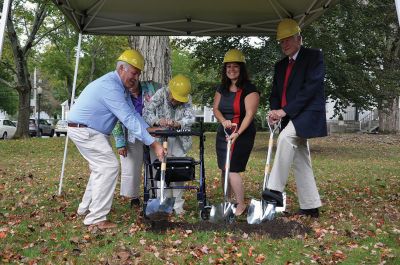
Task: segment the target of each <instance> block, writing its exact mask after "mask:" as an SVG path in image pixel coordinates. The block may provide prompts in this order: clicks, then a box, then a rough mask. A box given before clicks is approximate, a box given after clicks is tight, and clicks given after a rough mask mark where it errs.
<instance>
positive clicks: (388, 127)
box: [378, 97, 400, 133]
mask: <svg viewBox="0 0 400 265" xmlns="http://www.w3.org/2000/svg"><path fill="white" fill-rule="evenodd" d="M385 105H386V106H387V108H384V109H382V110H381V109H379V110H378V116H379V131H380V132H382V133H398V132H399V130H400V127H399V117H400V116H399V97H395V98H394V99H392V100H390V102H388V104H385Z"/></svg>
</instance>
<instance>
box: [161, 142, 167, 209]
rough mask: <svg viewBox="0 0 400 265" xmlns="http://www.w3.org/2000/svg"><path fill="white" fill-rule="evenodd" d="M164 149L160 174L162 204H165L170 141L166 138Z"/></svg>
mask: <svg viewBox="0 0 400 265" xmlns="http://www.w3.org/2000/svg"><path fill="white" fill-rule="evenodd" d="M163 148H164V149H165V153H166V154H165V155H164V157H163V160H162V161H161V172H160V173H161V174H160V203H163V202H164V199H165V198H164V186H165V172H166V170H167V154H168V140H167V138H165V140H164V142H163Z"/></svg>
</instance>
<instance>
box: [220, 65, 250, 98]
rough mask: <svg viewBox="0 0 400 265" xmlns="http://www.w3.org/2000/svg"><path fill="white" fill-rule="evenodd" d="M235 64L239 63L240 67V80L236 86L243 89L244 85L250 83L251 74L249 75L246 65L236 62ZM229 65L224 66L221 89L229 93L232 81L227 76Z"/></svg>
mask: <svg viewBox="0 0 400 265" xmlns="http://www.w3.org/2000/svg"><path fill="white" fill-rule="evenodd" d="M235 63H237V64H238V65H239V67H240V73H239V78H238V80H237V81H236V86H237V87H243V85H244V83H247V82H249V81H250V78H249V74H248V73H247V68H246V64H245V63H242V62H235ZM227 64H228V63H224V65H223V66H222V73H221V76H222V78H221V87H222V89H223V90H226V91H229V86H230V85H231V80H230V79H229V78H228V76H227V75H226V65H227Z"/></svg>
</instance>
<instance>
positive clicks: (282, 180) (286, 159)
mask: <svg viewBox="0 0 400 265" xmlns="http://www.w3.org/2000/svg"><path fill="white" fill-rule="evenodd" d="M292 164H293V170H294V176H295V179H296V187H297V196H298V198H299V204H300V208H301V209H312V208H318V207H321V205H322V203H321V199H320V197H319V194H318V189H317V185H316V183H315V178H314V173H313V170H312V165H311V157H310V149H309V146H308V141H307V139H305V138H301V137H298V136H297V135H296V129H295V128H294V126H293V123H292V121H290V122H289V123H288V125H287V126H286V127H285V128H284V129H283V130H282V132H281V133H280V134H279V137H278V145H277V149H276V155H275V159H274V164H273V167H272V170H271V174H270V177H269V180H268V185H267V188H268V189H271V190H276V191H280V192H283V190H284V189H285V186H286V183H287V180H288V176H289V170H290V167H291V166H292Z"/></svg>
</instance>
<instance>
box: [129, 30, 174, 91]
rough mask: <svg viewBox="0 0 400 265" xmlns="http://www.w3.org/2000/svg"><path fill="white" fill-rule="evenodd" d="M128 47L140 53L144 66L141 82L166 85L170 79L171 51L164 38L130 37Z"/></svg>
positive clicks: (167, 40) (166, 38)
mask: <svg viewBox="0 0 400 265" xmlns="http://www.w3.org/2000/svg"><path fill="white" fill-rule="evenodd" d="M129 46H130V47H132V48H133V49H137V50H138V51H140V52H141V53H142V55H143V57H144V60H145V65H144V71H143V72H142V77H141V79H142V80H146V81H150V80H152V81H155V82H158V83H161V84H163V85H167V84H168V82H169V80H170V79H171V73H172V70H171V49H170V45H169V38H168V37H166V36H131V37H129Z"/></svg>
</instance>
